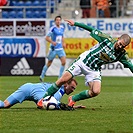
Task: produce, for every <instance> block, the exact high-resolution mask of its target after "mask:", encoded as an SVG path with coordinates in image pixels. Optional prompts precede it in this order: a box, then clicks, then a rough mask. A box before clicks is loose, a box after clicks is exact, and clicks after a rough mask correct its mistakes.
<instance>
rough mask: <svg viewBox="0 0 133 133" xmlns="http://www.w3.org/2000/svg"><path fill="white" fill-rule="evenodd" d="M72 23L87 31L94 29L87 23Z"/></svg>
mask: <svg viewBox="0 0 133 133" xmlns="http://www.w3.org/2000/svg"><path fill="white" fill-rule="evenodd" d="M74 25H75V26H78V27H80V28H83V29H85V30H87V31H89V32H91V31H92V30H94V28H93V27H91V26H88V25H85V24H83V23H78V22H75V23H74Z"/></svg>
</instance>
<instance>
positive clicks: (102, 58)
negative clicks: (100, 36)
mask: <svg viewBox="0 0 133 133" xmlns="http://www.w3.org/2000/svg"><path fill="white" fill-rule="evenodd" d="M100 59H101V60H103V61H106V62H109V61H111V59H110V57H109V56H108V55H107V54H106V53H103V52H101V53H100Z"/></svg>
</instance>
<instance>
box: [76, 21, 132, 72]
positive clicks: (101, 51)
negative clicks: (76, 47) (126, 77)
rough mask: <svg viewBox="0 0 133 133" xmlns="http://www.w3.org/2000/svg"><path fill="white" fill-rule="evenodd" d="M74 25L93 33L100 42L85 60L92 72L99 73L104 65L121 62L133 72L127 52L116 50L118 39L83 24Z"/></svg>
mask: <svg viewBox="0 0 133 133" xmlns="http://www.w3.org/2000/svg"><path fill="white" fill-rule="evenodd" d="M74 25H75V26H78V27H81V28H83V29H85V30H88V31H89V32H91V34H90V35H91V36H92V37H93V38H94V39H96V40H97V41H98V42H99V43H98V44H96V45H95V46H93V47H92V48H91V49H90V50H89V51H88V55H86V57H84V60H83V62H84V64H86V65H87V66H88V67H90V68H91V69H92V70H95V71H98V70H100V69H101V66H102V65H103V64H108V63H112V62H116V61H120V62H121V63H122V64H123V65H124V67H128V68H129V69H130V70H131V71H132V72H133V64H132V62H131V61H130V60H129V58H128V57H127V54H126V51H125V50H123V51H116V50H115V48H114V44H115V42H116V41H117V40H116V39H114V38H112V37H111V36H110V35H108V34H105V33H102V32H101V31H99V30H97V29H94V28H93V27H90V26H87V25H84V24H82V23H77V22H75V24H74Z"/></svg>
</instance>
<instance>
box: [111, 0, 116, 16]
mask: <svg viewBox="0 0 133 133" xmlns="http://www.w3.org/2000/svg"><path fill="white" fill-rule="evenodd" d="M109 5H110V16H111V18H115V17H116V0H109Z"/></svg>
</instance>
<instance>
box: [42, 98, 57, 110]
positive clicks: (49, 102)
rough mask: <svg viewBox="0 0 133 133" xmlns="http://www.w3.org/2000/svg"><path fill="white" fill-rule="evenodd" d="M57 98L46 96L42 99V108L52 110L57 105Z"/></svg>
mask: <svg viewBox="0 0 133 133" xmlns="http://www.w3.org/2000/svg"><path fill="white" fill-rule="evenodd" d="M57 104H58V102H57V100H56V99H55V98H54V97H53V96H47V97H45V98H44V99H43V108H44V109H47V110H54V109H56V107H57Z"/></svg>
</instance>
